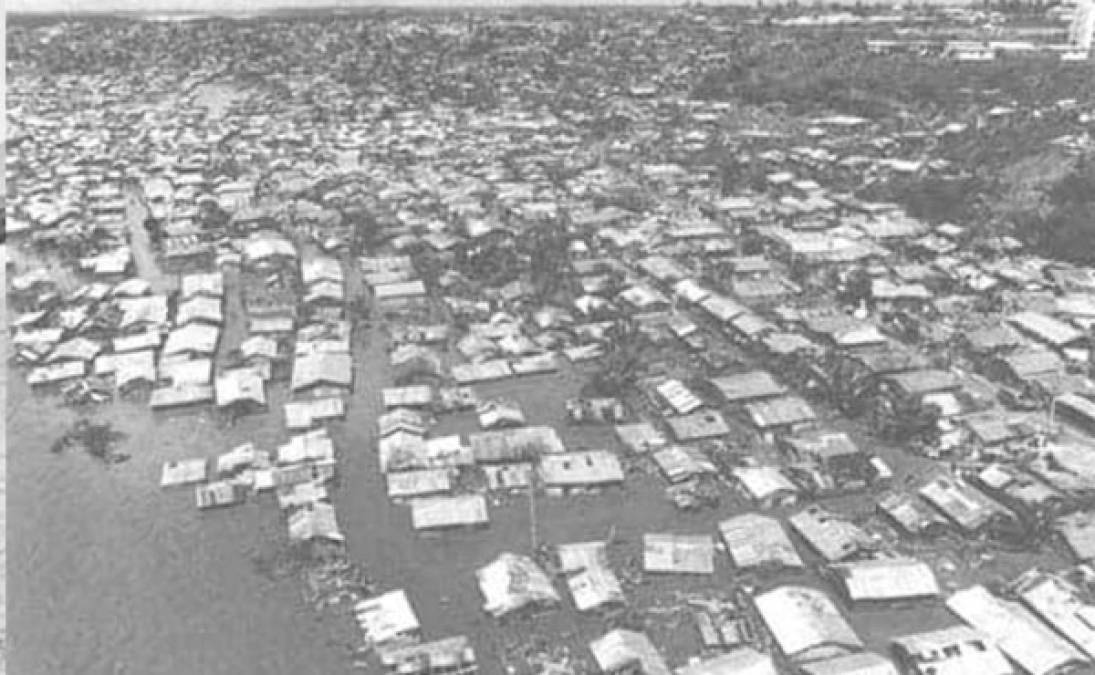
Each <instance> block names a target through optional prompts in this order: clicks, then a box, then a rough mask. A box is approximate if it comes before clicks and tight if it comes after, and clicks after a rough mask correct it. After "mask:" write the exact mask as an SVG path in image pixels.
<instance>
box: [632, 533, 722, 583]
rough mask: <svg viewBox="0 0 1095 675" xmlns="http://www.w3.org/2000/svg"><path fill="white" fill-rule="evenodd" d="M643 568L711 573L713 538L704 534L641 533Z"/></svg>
mask: <svg viewBox="0 0 1095 675" xmlns="http://www.w3.org/2000/svg"><path fill="white" fill-rule="evenodd" d="M643 571H646V572H669V573H676V574H713V573H714V572H715V542H714V541H713V540H712V539H711V537H710V536H708V535H706V534H701V535H683V534H644V535H643Z"/></svg>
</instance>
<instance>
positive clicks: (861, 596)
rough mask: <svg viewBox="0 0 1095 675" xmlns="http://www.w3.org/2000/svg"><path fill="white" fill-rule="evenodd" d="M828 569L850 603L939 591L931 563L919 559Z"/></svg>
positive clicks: (932, 593) (837, 566)
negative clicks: (834, 574) (834, 573)
mask: <svg viewBox="0 0 1095 675" xmlns="http://www.w3.org/2000/svg"><path fill="white" fill-rule="evenodd" d="M831 569H832V570H833V571H834V572H836V578H837V579H838V580H839V582H840V584H841V585H842V586H843V589H844V593H845V594H846V595H847V597H848V598H849V599H850V600H851V601H853V602H857V601H888V600H908V599H918V598H930V597H935V596H937V595H939V592H940V590H939V582H938V581H936V579H935V573H934V572H933V571H932V568H931V566H930V565H928V564H927V563H924V562H921V561H919V560H913V559H908V558H906V559H888V558H883V559H879V560H863V561H859V562H853V563H841V564H838V565H833V566H832V567H831Z"/></svg>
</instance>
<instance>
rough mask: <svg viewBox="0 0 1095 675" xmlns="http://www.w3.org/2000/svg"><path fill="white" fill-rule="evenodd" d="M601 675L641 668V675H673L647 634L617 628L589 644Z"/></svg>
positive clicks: (639, 669)
mask: <svg viewBox="0 0 1095 675" xmlns="http://www.w3.org/2000/svg"><path fill="white" fill-rule="evenodd" d="M589 650H590V651H591V652H592V653H593V658H594V659H595V660H596V661H597V665H598V666H599V667H600V669H601V672H602V673H606V674H607V673H617V672H620V671H623V670H626V669H627V668H635V667H637V668H638V671H639V672H640V673H642V675H670V673H671V671H670V670H669V666H668V665H667V664H666V662H665V659H664V658H663V657H662V655H661V654H660V653H659V652H658V649H657V648H656V647H655V646H654V643H652V642H651V641H650V638H648V637H647V636H646V635H645V634H644V633H637V632H635V631H631V630H625V629H622V628H617V629H615V630H613V631H610V632H608V633H605V634H604V635H602V636H601V637H600V638H598V639H596V640H594V641H592V642H590V643H589Z"/></svg>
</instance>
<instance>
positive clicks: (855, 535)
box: [788, 505, 874, 562]
mask: <svg viewBox="0 0 1095 675" xmlns="http://www.w3.org/2000/svg"><path fill="white" fill-rule="evenodd" d="M788 522H790V524H791V527H792V528H794V530H795V532H797V533H798V534H799V536H801V537H802V538H803V539H805V540H806V542H807V543H808V544H810V546H811V547H812V548H813V549H814V550H815V551H817V552H818V554H820V555H821V557H823V558H825V559H826V560H827V561H829V562H839V561H841V560H847V559H848V558H851V557H853V556H856V555H859V554H860V553H862V552H864V551H868V550H871V549H873V548H874V541H873V540H872V539H871V537H870V535H868V534H867V533H866V532H865V531H864V530H863V529H861V528H860V527H859V526H857V525H855V524H854V523H852V522H851V521H850V520H847V519H845V518H843V517H841V516H838V515H837V514H835V513H831V512H829V511H827V510H825V509H823V508H821V507H820V506H817V505H813V506H808V507H806V508H805V509H803V510H802V511H799V512H798V513H796V514H795V515H793V516H791V517H790V518H789V519H788Z"/></svg>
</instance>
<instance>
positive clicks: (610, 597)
mask: <svg viewBox="0 0 1095 675" xmlns="http://www.w3.org/2000/svg"><path fill="white" fill-rule="evenodd" d="M605 547H606V543H605V542H603V541H590V542H581V543H576V544H562V545H560V546H559V549H558V553H559V571H560V572H561V573H562V574H564V575H565V576H566V581H567V586H568V587H569V588H570V595H571V597H572V598H573V600H574V606H575V608H576V609H577V610H578V611H579V612H587V611H590V610H594V609H598V608H602V607H606V606H618V605H622V604H624V603H625V602H626V599H625V596H624V590H623V586H622V585H621V584H620V580H619V579H618V578H617V577H616V574H615V573H614V572H613V571H612V568H611V567H610V566H609V564H608V556H607V555H606V552H605V550H606V548H605Z"/></svg>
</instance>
